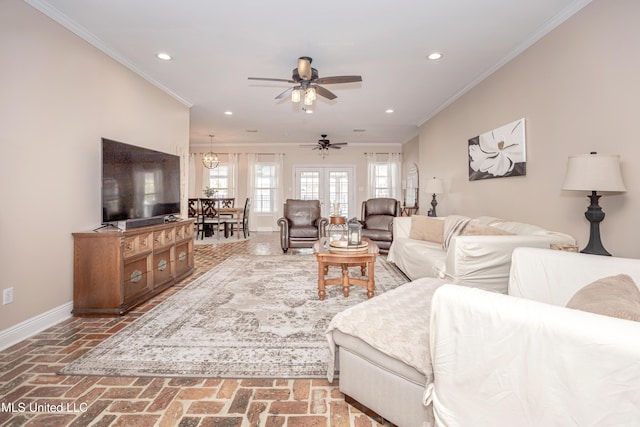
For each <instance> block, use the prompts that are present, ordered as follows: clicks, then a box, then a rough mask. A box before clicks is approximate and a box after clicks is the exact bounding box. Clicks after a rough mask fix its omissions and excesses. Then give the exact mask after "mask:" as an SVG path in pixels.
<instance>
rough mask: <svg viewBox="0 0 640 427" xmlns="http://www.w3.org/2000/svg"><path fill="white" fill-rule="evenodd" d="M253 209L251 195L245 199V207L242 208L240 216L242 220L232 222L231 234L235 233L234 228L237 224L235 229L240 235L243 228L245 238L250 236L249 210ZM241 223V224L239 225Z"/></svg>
mask: <svg viewBox="0 0 640 427" xmlns="http://www.w3.org/2000/svg"><path fill="white" fill-rule="evenodd" d="M250 210H251V197H247V200H245V202H244V209H243V210H242V214H241V215H242V216H241V217H240V220H239V221H237V222H231V223H230V225H231V230H232V232H231V235H233V230H234V226H235V231H237V232H238V235H239V233H240V230H242V234H243V236H244V238H245V239H246V238H247V237H249V235H250V233H249V211H250ZM238 224H239V225H238Z"/></svg>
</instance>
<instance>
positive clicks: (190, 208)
mask: <svg viewBox="0 0 640 427" xmlns="http://www.w3.org/2000/svg"><path fill="white" fill-rule="evenodd" d="M198 212H200V203H199V200H198V199H191V198H190V199H189V202H188V203H187V217H188V218H195V219H196V221H195V222H194V223H193V227H194V228H195V232H196V235H197V234H198V218H199V216H198Z"/></svg>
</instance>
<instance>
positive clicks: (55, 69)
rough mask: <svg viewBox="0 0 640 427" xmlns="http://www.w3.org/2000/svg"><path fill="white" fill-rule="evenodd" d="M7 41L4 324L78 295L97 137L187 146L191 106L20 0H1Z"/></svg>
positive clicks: (1, 27) (0, 314) (95, 189)
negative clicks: (75, 235) (81, 235)
mask: <svg viewBox="0 0 640 427" xmlns="http://www.w3.org/2000/svg"><path fill="white" fill-rule="evenodd" d="M0 51H2V53H3V60H2V66H1V67H0V94H1V95H0V117H1V118H2V119H1V121H2V124H1V125H0V146H1V147H2V155H1V157H0V181H1V182H2V186H1V187H0V192H1V193H0V200H1V201H2V204H3V206H2V209H0V235H1V236H2V238H1V239H0V260H1V261H0V263H1V264H2V268H1V269H0V271H2V275H1V277H0V289H5V288H8V287H13V288H14V302H13V303H12V304H8V305H0V332H2V331H3V330H6V329H7V328H10V327H12V326H15V325H17V324H19V323H21V322H23V321H26V320H27V319H33V318H34V317H37V316H44V315H46V313H47V312H49V311H51V310H54V311H55V309H56V308H58V307H60V306H62V305H64V304H67V303H69V302H70V301H71V300H72V299H73V239H72V236H71V233H72V232H74V231H85V230H90V229H93V228H96V227H97V226H99V225H100V221H101V205H100V203H101V202H100V187H101V176H100V175H101V172H100V164H101V160H100V147H101V145H100V138H101V137H108V138H112V139H116V140H119V141H123V142H127V143H130V144H134V145H141V146H145V147H149V148H153V149H157V150H160V151H165V152H169V153H174V154H181V153H186V152H188V135H189V109H188V108H187V107H186V106H185V105H183V104H181V103H179V102H177V101H176V100H174V99H173V98H171V97H169V96H168V95H166V94H165V93H164V92H161V91H160V90H158V89H157V88H155V87H154V86H152V85H150V84H149V83H148V82H146V81H144V80H142V79H141V78H140V77H139V76H137V75H135V74H134V73H132V72H131V71H129V70H128V69H126V68H124V67H123V66H121V65H119V64H117V63H116V62H115V61H113V60H112V59H110V58H109V57H107V56H105V55H104V54H103V53H101V52H99V51H98V50H97V49H95V48H94V47H92V46H90V45H89V44H87V43H85V42H84V41H82V40H81V39H80V38H78V37H77V36H75V35H73V34H72V33H70V32H69V31H67V30H65V29H63V28H62V27H61V26H60V25H58V24H56V23H54V22H53V21H52V20H50V19H49V18H47V17H45V16H44V15H42V14H41V13H39V12H37V11H36V10H35V9H33V8H31V7H30V6H28V5H27V4H26V3H24V2H22V1H19V0H4V1H3V2H2V4H1V6H0ZM68 314H69V312H68V311H67V312H66V315H68Z"/></svg>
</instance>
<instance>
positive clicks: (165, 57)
mask: <svg viewBox="0 0 640 427" xmlns="http://www.w3.org/2000/svg"><path fill="white" fill-rule="evenodd" d="M156 56H157V57H158V59H162V60H163V61H171V55H169V54H168V53H164V52H160V53H159V54H157V55H156Z"/></svg>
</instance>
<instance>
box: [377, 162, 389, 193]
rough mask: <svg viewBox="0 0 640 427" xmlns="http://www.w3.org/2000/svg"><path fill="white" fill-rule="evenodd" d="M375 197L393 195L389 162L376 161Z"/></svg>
mask: <svg viewBox="0 0 640 427" xmlns="http://www.w3.org/2000/svg"><path fill="white" fill-rule="evenodd" d="M374 171H375V172H374V173H375V176H374V189H373V194H374V197H391V196H390V195H391V180H390V179H389V178H390V171H389V164H388V163H386V162H385V163H376V164H375V166H374Z"/></svg>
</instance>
